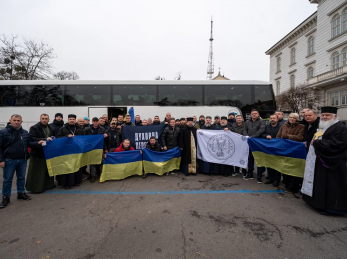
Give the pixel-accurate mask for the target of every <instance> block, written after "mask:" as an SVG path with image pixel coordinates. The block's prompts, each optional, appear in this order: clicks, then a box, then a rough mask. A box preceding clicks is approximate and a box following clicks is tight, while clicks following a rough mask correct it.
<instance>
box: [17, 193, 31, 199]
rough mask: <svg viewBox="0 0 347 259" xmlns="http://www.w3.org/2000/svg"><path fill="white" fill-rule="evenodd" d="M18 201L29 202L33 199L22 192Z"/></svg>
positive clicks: (18, 196)
mask: <svg viewBox="0 0 347 259" xmlns="http://www.w3.org/2000/svg"><path fill="white" fill-rule="evenodd" d="M17 200H24V201H28V200H31V197H30V196H29V195H27V194H26V193H25V192H20V193H18V195H17Z"/></svg>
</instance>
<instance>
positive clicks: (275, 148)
mask: <svg viewBox="0 0 347 259" xmlns="http://www.w3.org/2000/svg"><path fill="white" fill-rule="evenodd" d="M248 145H249V147H250V149H251V151H252V154H253V156H254V159H255V162H256V164H257V166H258V167H262V166H265V167H269V168H272V169H275V170H277V171H279V172H281V173H283V174H287V175H291V176H296V177H302V178H303V177H304V172H305V164H306V155H307V154H306V148H305V144H304V143H302V142H295V141H292V140H288V139H280V138H276V139H271V140H269V139H264V138H249V139H248Z"/></svg>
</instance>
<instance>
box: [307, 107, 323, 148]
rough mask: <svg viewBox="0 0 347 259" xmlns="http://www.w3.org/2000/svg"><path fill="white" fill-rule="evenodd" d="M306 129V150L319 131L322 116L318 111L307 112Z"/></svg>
mask: <svg viewBox="0 0 347 259" xmlns="http://www.w3.org/2000/svg"><path fill="white" fill-rule="evenodd" d="M305 121H306V124H305V131H304V142H305V141H306V151H307V153H308V149H309V148H310V143H311V141H312V139H313V136H314V134H315V133H316V132H317V129H318V127H319V122H320V118H319V117H318V115H317V112H315V111H313V110H308V111H306V112H305Z"/></svg>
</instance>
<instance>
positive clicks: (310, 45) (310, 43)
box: [308, 37, 314, 55]
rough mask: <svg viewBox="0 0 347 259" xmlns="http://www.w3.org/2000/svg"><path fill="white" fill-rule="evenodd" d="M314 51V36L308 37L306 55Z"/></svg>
mask: <svg viewBox="0 0 347 259" xmlns="http://www.w3.org/2000/svg"><path fill="white" fill-rule="evenodd" d="M313 53H314V37H310V38H309V40H308V55H312V54H313Z"/></svg>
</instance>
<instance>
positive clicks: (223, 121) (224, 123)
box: [219, 116, 235, 132]
mask: <svg viewBox="0 0 347 259" xmlns="http://www.w3.org/2000/svg"><path fill="white" fill-rule="evenodd" d="M219 127H220V128H221V129H222V130H226V131H232V132H235V130H234V128H233V125H232V124H231V123H229V122H228V118H227V117H226V116H222V117H221V121H220V126H219Z"/></svg>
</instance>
